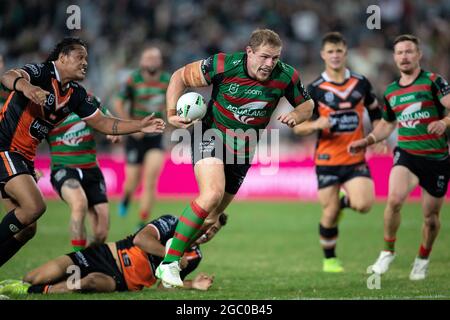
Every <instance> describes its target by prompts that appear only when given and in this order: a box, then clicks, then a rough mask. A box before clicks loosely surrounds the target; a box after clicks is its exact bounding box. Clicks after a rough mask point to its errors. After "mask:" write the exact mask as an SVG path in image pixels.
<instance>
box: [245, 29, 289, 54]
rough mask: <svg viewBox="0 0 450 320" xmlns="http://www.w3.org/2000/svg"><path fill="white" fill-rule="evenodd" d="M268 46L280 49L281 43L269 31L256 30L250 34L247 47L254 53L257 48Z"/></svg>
mask: <svg viewBox="0 0 450 320" xmlns="http://www.w3.org/2000/svg"><path fill="white" fill-rule="evenodd" d="M266 44H268V45H270V46H271V47H275V48H281V47H282V46H283V42H282V41H281V38H280V36H279V35H278V34H277V33H276V32H275V31H272V30H270V29H256V30H255V31H253V32H252V35H251V36H250V40H249V41H248V46H249V47H250V48H252V50H253V51H255V50H256V49H257V48H258V47H259V46H262V45H266Z"/></svg>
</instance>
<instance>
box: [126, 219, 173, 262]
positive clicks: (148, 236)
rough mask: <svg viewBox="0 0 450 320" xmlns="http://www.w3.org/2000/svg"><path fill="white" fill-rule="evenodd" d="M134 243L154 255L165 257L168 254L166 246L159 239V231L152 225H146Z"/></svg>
mask: <svg viewBox="0 0 450 320" xmlns="http://www.w3.org/2000/svg"><path fill="white" fill-rule="evenodd" d="M133 244H134V245H135V246H137V247H139V248H140V249H142V250H143V251H145V252H146V253H148V254H151V255H154V256H158V257H161V258H163V257H164V256H165V254H166V250H165V248H164V246H163V245H162V244H161V242H159V240H158V233H157V232H156V230H155V228H153V227H152V226H151V225H150V226H146V227H144V228H143V229H141V231H139V232H138V233H137V234H136V236H135V237H134V239H133Z"/></svg>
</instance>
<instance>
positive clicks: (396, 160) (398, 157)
mask: <svg viewBox="0 0 450 320" xmlns="http://www.w3.org/2000/svg"><path fill="white" fill-rule="evenodd" d="M399 159H400V152H398V151H395V154H394V164H397V162H398V160H399Z"/></svg>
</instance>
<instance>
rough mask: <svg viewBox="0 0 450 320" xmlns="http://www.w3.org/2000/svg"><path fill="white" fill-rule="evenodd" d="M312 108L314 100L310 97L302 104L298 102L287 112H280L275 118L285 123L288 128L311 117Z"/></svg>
mask: <svg viewBox="0 0 450 320" xmlns="http://www.w3.org/2000/svg"><path fill="white" fill-rule="evenodd" d="M313 109H314V102H313V100H312V99H309V100H307V101H305V102H303V103H302V104H299V105H298V106H297V107H295V108H294V110H292V111H291V112H289V113H288V114H281V115H279V116H278V118H277V120H279V121H281V123H284V124H286V125H287V126H289V127H290V128H293V127H295V126H296V125H298V124H300V123H302V122H304V121H306V120H309V119H311V116H312V114H313Z"/></svg>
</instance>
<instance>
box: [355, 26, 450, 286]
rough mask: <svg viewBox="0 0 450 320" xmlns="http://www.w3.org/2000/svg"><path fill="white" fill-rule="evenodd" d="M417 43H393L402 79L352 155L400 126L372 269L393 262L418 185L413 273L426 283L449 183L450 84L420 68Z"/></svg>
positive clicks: (403, 38) (404, 39) (407, 39)
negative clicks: (419, 218) (419, 217)
mask: <svg viewBox="0 0 450 320" xmlns="http://www.w3.org/2000/svg"><path fill="white" fill-rule="evenodd" d="M419 44H420V43H419V39H418V38H417V37H415V36H413V35H408V34H404V35H400V36H398V37H397V38H396V39H395V41H394V55H393V58H394V61H395V64H396V66H397V68H398V70H399V71H400V78H399V79H397V80H395V81H394V82H392V83H391V84H389V85H388V87H387V88H386V91H385V92H384V109H383V119H382V120H381V122H380V123H379V124H378V125H377V126H376V127H375V128H374V129H373V131H372V132H371V133H370V134H369V135H368V136H367V137H366V138H365V139H361V140H358V141H355V142H352V143H351V144H350V145H349V146H348V148H349V151H350V152H352V153H354V154H357V153H360V152H362V151H363V150H364V149H365V148H366V147H367V146H370V145H372V144H374V143H376V142H378V141H382V140H384V139H386V138H388V137H389V136H390V134H391V133H392V132H393V131H394V130H395V128H398V146H397V147H396V148H395V150H394V166H393V167H392V170H391V173H390V176H389V193H388V200H387V205H386V208H385V210H384V250H383V251H381V253H380V255H379V257H378V259H377V260H376V262H375V263H374V264H373V265H372V266H371V269H372V271H373V272H375V273H378V274H383V273H385V272H387V271H388V269H389V265H390V264H391V263H392V261H393V260H394V258H395V241H396V238H397V231H398V229H399V227H400V211H401V209H402V206H403V203H404V202H405V201H406V199H407V197H408V195H409V194H410V193H411V191H412V190H414V188H416V186H417V185H420V187H421V188H422V210H423V218H424V222H423V227H422V243H421V245H420V247H419V252H418V255H417V257H416V259H415V260H414V264H413V268H412V270H411V273H410V275H409V278H410V279H411V280H422V279H425V277H426V275H427V271H428V266H429V263H430V260H429V256H430V253H431V249H432V247H433V243H434V241H435V240H436V238H437V236H438V233H439V229H440V221H439V213H440V210H441V208H442V204H443V203H444V198H445V194H446V193H447V188H448V181H449V179H450V158H449V152H448V143H447V136H446V133H445V132H446V130H447V129H448V128H449V127H450V117H449V116H445V112H446V110H445V109H450V85H449V84H448V82H447V81H446V80H445V79H444V78H443V77H441V76H440V75H438V74H436V73H433V72H429V71H425V70H423V69H421V67H420V59H421V58H422V51H421V50H420V46H419Z"/></svg>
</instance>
